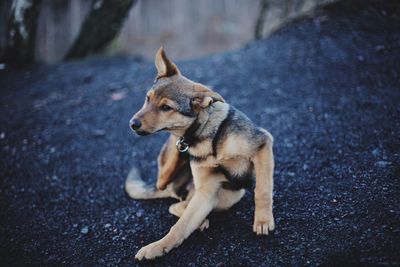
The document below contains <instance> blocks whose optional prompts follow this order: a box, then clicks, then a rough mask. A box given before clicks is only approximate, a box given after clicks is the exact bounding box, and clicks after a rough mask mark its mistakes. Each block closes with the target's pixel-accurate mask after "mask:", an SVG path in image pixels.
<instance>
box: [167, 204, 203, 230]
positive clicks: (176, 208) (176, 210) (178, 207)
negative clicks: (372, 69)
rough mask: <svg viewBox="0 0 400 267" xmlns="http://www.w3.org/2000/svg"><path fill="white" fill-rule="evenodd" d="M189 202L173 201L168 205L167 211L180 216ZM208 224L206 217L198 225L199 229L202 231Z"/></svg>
mask: <svg viewBox="0 0 400 267" xmlns="http://www.w3.org/2000/svg"><path fill="white" fill-rule="evenodd" d="M188 204H189V200H184V201H181V202H178V203H174V204H172V205H171V206H170V207H169V210H168V211H169V213H171V214H172V215H175V216H176V217H178V218H180V217H181V216H182V214H183V212H184V211H185V209H186V207H187V205H188ZM209 226H210V222H209V220H208V219H205V220H204V221H203V223H202V224H201V225H200V226H199V230H200V231H204V230H205V229H208V227H209Z"/></svg>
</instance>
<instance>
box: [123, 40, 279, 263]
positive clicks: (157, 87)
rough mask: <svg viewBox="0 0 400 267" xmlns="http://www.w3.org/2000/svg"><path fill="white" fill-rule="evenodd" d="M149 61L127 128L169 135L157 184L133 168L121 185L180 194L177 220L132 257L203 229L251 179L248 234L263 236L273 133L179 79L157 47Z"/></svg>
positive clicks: (268, 224)
mask: <svg viewBox="0 0 400 267" xmlns="http://www.w3.org/2000/svg"><path fill="white" fill-rule="evenodd" d="M155 65H156V68H157V72H158V73H157V76H156V80H155V82H154V85H153V87H152V88H151V89H150V90H149V91H148V93H147V95H146V99H145V103H144V105H143V107H142V108H141V109H140V110H139V111H138V112H137V113H136V114H135V115H134V116H133V117H132V119H131V120H130V127H131V128H132V130H133V131H135V132H136V133H137V134H139V135H148V134H152V133H156V132H159V131H167V132H169V133H170V134H171V135H170V136H169V138H168V140H167V141H166V142H165V144H164V145H163V147H162V149H161V151H160V154H159V156H158V176H157V184H156V186H149V185H147V184H146V183H145V182H144V181H143V180H142V179H141V178H140V173H139V171H138V170H137V168H136V167H133V168H132V170H131V171H130V173H129V174H128V177H127V179H126V183H125V190H126V192H127V193H128V194H129V196H130V197H132V198H134V199H153V198H164V197H173V198H176V199H178V200H179V202H178V203H175V204H173V205H171V206H170V208H169V212H170V213H171V214H173V215H175V216H177V217H179V219H178V221H177V223H176V224H175V225H174V226H173V227H172V228H171V229H170V231H169V232H168V234H167V235H166V236H164V237H163V238H162V239H160V240H158V241H156V242H154V243H151V244H149V245H147V246H145V247H143V248H141V249H140V250H139V251H138V252H137V254H136V256H135V259H137V260H139V261H140V260H144V259H146V260H150V259H154V258H156V257H160V256H163V255H165V254H166V253H168V252H169V251H170V250H172V249H173V248H175V247H177V246H179V245H180V244H181V243H182V242H183V241H184V240H185V239H186V238H187V237H188V236H189V235H190V234H191V233H192V232H194V231H195V230H196V229H200V230H204V229H206V228H208V227H209V221H208V219H207V216H208V214H209V213H210V212H212V211H220V210H226V209H229V208H230V207H232V206H233V205H234V204H235V203H237V202H238V201H239V200H240V199H241V198H242V197H243V195H244V193H245V188H247V187H249V186H251V185H252V183H253V180H254V177H255V182H256V185H255V190H254V193H255V194H254V202H255V213H254V224H253V231H254V232H255V233H256V234H257V235H267V234H268V232H269V231H272V230H273V229H274V228H275V225H274V216H273V212H272V204H273V197H272V191H273V171H274V158H273V149H272V146H273V137H272V135H271V134H270V133H269V132H268V131H266V130H265V129H263V128H260V127H257V126H256V125H254V124H253V122H252V121H251V120H250V119H249V118H248V117H247V116H246V115H244V114H243V113H242V112H240V111H239V110H237V109H235V108H234V107H233V106H231V105H229V104H227V103H226V102H225V100H224V99H223V98H222V96H221V95H219V94H218V93H217V92H215V91H213V90H211V89H210V88H208V87H206V86H205V85H202V84H200V83H196V82H193V81H191V80H189V79H188V78H186V77H184V76H183V75H182V74H181V72H180V71H179V69H178V67H177V66H176V65H175V64H174V63H173V62H172V61H170V60H169V59H168V57H167V56H166V54H165V52H164V50H163V48H162V47H161V48H160V49H159V50H158V52H157V54H156V56H155Z"/></svg>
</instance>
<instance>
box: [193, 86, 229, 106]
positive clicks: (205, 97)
mask: <svg viewBox="0 0 400 267" xmlns="http://www.w3.org/2000/svg"><path fill="white" fill-rule="evenodd" d="M194 92H195V93H194V97H193V100H192V104H193V106H195V107H198V108H207V107H209V106H210V105H211V104H212V103H214V102H217V101H220V102H225V100H224V99H223V98H222V96H221V95H219V94H218V93H216V92H214V91H212V90H211V89H209V88H207V87H205V86H204V85H202V84H199V83H195V84H194Z"/></svg>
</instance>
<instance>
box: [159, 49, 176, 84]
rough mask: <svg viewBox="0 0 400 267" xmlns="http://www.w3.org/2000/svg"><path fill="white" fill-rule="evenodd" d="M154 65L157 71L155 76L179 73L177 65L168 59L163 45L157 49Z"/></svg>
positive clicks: (168, 75)
mask: <svg viewBox="0 0 400 267" xmlns="http://www.w3.org/2000/svg"><path fill="white" fill-rule="evenodd" d="M155 65H156V68H157V72H158V73H157V78H161V77H170V76H173V75H175V74H180V72H179V70H178V67H177V66H176V65H175V64H174V63H173V62H171V61H170V60H169V59H168V57H167V55H166V54H165V52H164V49H163V47H160V49H158V51H157V54H156V58H155Z"/></svg>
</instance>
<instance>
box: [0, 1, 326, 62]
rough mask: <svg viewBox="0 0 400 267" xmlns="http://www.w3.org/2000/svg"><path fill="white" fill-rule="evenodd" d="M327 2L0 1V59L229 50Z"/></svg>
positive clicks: (188, 56)
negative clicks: (161, 50)
mask: <svg viewBox="0 0 400 267" xmlns="http://www.w3.org/2000/svg"><path fill="white" fill-rule="evenodd" d="M329 2H333V0H202V1H186V0H146V1H144V0H113V1H107V0H15V1H13V0H2V1H0V55H1V60H0V62H7V63H9V64H27V63H32V62H41V63H55V62H59V61H62V60H64V59H73V58H84V57H88V56H91V55H98V54H103V55H121V54H123V55H127V54H128V55H139V56H143V57H146V58H152V57H153V55H154V53H155V51H156V50H157V49H158V48H159V47H160V45H163V46H164V47H165V48H166V49H167V50H168V54H169V55H170V57H172V58H174V59H191V58H197V57H201V56H204V55H207V54H210V53H215V52H220V51H224V50H229V49H235V48H239V47H242V46H244V45H246V44H247V43H249V42H251V41H253V40H255V39H259V38H263V37H266V36H268V35H269V34H271V33H272V32H273V31H275V30H276V29H278V28H279V27H280V26H282V25H283V24H285V23H286V22H287V21H289V20H291V19H294V18H296V17H299V16H303V15H305V14H307V13H312V11H313V10H314V9H315V8H316V7H317V6H320V5H323V4H326V3H329Z"/></svg>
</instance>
